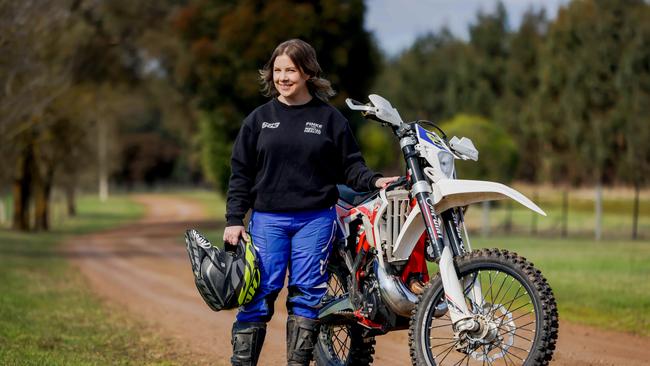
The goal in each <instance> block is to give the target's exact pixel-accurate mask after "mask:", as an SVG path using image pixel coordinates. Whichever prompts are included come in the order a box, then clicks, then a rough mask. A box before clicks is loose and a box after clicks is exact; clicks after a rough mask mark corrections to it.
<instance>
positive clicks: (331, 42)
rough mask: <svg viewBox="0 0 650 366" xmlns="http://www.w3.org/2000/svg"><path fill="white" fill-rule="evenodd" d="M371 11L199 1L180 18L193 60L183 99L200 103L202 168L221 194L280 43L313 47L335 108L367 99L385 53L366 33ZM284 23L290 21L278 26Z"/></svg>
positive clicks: (279, 0)
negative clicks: (295, 41) (234, 146)
mask: <svg viewBox="0 0 650 366" xmlns="http://www.w3.org/2000/svg"><path fill="white" fill-rule="evenodd" d="M364 12H365V6H364V4H363V1H361V0H353V1H346V2H339V1H334V0H322V1H318V2H314V1H289V0H274V1H255V0H245V1H239V2H234V1H228V2H220V3H215V2H207V1H199V0H197V1H192V2H190V3H189V4H188V5H187V6H185V7H184V8H182V9H181V10H180V11H179V12H178V13H177V15H176V17H175V27H176V29H177V31H178V33H179V34H180V35H181V37H182V39H183V40H184V42H185V45H186V49H187V50H188V51H189V52H190V54H191V57H192V60H191V67H188V68H185V67H183V68H180V69H179V70H178V72H179V73H183V77H184V83H183V85H184V92H185V93H186V94H188V95H196V96H197V98H198V101H199V103H198V106H199V108H200V109H201V113H200V115H201V117H200V120H201V122H200V124H201V128H200V131H201V142H202V152H203V153H202V156H203V165H204V167H205V168H206V169H207V174H208V176H209V177H211V179H212V181H213V182H214V183H215V184H216V185H217V187H218V188H220V189H221V190H222V191H225V189H226V188H227V181H228V178H229V175H230V168H229V159H230V148H229V147H230V144H231V143H232V141H233V140H234V139H235V137H236V135H237V132H238V130H239V126H240V123H241V120H242V119H243V117H244V116H245V115H246V114H248V113H249V112H250V111H252V109H253V108H254V107H255V106H257V105H259V104H261V103H262V102H263V101H264V98H263V97H262V96H261V95H260V92H259V83H258V69H260V68H261V67H262V66H263V65H264V63H266V61H267V60H268V58H269V57H270V55H271V52H272V50H273V49H274V47H275V46H276V45H278V44H279V43H280V42H282V41H284V40H287V39H289V38H296V37H297V38H302V39H304V40H306V41H307V42H309V43H310V44H311V45H312V46H314V48H315V49H316V50H317V53H318V57H319V62H320V64H321V67H322V68H323V70H324V71H325V73H326V75H325V76H326V77H327V78H328V79H329V80H330V81H332V84H333V86H334V88H335V89H336V90H337V91H338V96H337V97H336V98H335V99H334V100H333V103H334V104H335V105H338V106H342V105H343V100H344V99H345V98H346V97H348V96H353V97H356V98H363V97H365V95H366V92H367V90H368V88H369V86H370V85H371V82H372V80H373V77H374V75H375V73H376V71H377V69H378V62H377V60H378V57H375V56H378V52H377V50H376V47H375V46H374V43H373V42H372V41H371V38H370V35H369V34H368V32H367V31H365V30H364V29H363V17H364ZM283 19H291V21H286V22H283V23H282V26H281V27H278V22H279V21H282V20H283Z"/></svg>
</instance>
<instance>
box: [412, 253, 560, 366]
mask: <svg viewBox="0 0 650 366" xmlns="http://www.w3.org/2000/svg"><path fill="white" fill-rule="evenodd" d="M455 265H456V270H457V273H458V278H459V280H460V282H461V284H462V287H463V292H464V294H465V300H466V303H467V306H468V308H469V309H470V311H471V312H472V313H473V314H474V319H477V320H478V321H479V322H480V323H481V325H482V327H481V328H482V329H481V331H478V332H474V333H454V329H453V328H452V323H451V318H450V317H449V313H448V311H447V305H446V303H445V294H444V289H443V287H442V280H441V279H440V277H439V276H436V277H435V278H434V279H433V280H432V281H431V282H430V283H429V284H428V285H427V287H426V289H425V291H424V293H423V294H422V295H421V296H420V299H419V301H418V304H417V305H416V308H415V309H414V310H413V315H412V317H411V324H410V329H409V345H410V348H411V362H412V363H413V365H427V366H435V365H439V366H442V365H548V363H549V362H550V360H551V358H552V356H553V352H554V350H555V343H556V341H557V334H558V313H557V305H556V303H555V297H554V296H553V292H552V290H551V288H550V286H549V285H548V283H547V282H546V279H545V278H544V277H543V276H542V274H541V272H540V271H539V270H537V269H535V268H534V267H533V265H532V263H530V262H528V261H527V260H526V259H525V258H523V257H520V256H519V255H517V254H515V253H511V252H508V251H506V250H499V249H483V250H478V251H474V252H472V253H468V254H466V255H463V256H460V257H457V258H455Z"/></svg>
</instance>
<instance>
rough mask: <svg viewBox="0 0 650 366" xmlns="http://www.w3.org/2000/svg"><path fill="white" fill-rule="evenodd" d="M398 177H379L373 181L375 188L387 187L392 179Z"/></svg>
mask: <svg viewBox="0 0 650 366" xmlns="http://www.w3.org/2000/svg"><path fill="white" fill-rule="evenodd" d="M398 179H399V177H384V178H379V179H377V181H376V182H375V187H377V188H386V187H388V185H389V184H391V183H393V182H394V181H396V180H398Z"/></svg>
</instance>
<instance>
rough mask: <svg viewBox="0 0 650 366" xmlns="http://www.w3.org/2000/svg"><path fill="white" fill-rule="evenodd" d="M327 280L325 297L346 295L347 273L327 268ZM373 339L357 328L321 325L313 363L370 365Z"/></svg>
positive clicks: (327, 365) (329, 365) (334, 365)
mask: <svg viewBox="0 0 650 366" xmlns="http://www.w3.org/2000/svg"><path fill="white" fill-rule="evenodd" d="M328 271H329V273H330V280H329V282H328V283H327V295H325V296H326V297H328V296H329V297H336V296H339V295H342V294H344V293H346V292H347V277H346V273H347V271H345V270H343V269H342V268H339V267H336V266H329V268H328ZM374 353H375V337H367V336H366V337H364V336H363V327H362V326H360V325H358V324H340V325H339V324H322V325H321V327H320V333H319V335H318V342H316V347H315V348H314V361H315V362H316V365H319V366H367V365H370V364H372V355H373V354H374Z"/></svg>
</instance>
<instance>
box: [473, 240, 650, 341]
mask: <svg viewBox="0 0 650 366" xmlns="http://www.w3.org/2000/svg"><path fill="white" fill-rule="evenodd" d="M472 246H473V248H479V247H489V248H505V249H508V250H511V251H514V252H517V253H519V254H520V255H522V256H524V257H526V258H527V259H528V260H529V261H531V262H533V263H534V264H535V267H537V268H538V269H540V270H541V271H542V273H543V274H544V276H545V277H546V279H547V280H548V282H549V283H550V285H551V287H552V288H553V292H554V293H555V297H556V299H557V303H558V307H559V311H560V319H562V320H569V321H572V322H576V323H581V324H587V325H593V326H597V327H600V328H604V329H612V330H619V331H626V332H632V333H636V334H640V335H643V336H650V281H648V279H650V266H649V265H648V263H650V242H647V241H645V242H640V241H626V240H619V241H601V242H596V241H593V240H589V239H562V240H560V239H539V238H527V237H499V238H489V239H484V238H476V239H474V240H473V241H472Z"/></svg>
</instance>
